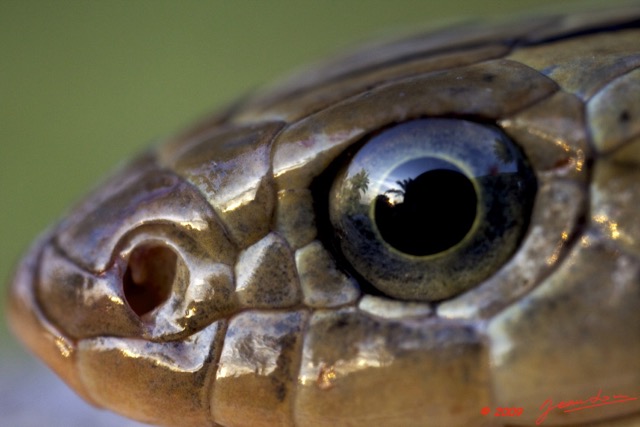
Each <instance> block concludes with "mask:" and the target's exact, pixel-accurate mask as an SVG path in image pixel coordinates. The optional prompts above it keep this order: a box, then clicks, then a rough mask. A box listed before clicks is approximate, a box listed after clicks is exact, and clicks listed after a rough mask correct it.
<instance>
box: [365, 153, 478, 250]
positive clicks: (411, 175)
mask: <svg viewBox="0 0 640 427" xmlns="http://www.w3.org/2000/svg"><path fill="white" fill-rule="evenodd" d="M386 186H388V187H389V188H388V189H387V190H384V191H383V192H382V193H381V194H378V195H377V196H376V198H375V202H374V203H375V205H374V217H375V225H376V227H377V228H378V231H379V232H380V235H381V236H382V238H383V239H384V240H385V241H386V242H387V243H389V244H390V245H391V246H393V247H394V248H396V249H398V250H399V251H401V252H404V253H407V254H411V255H432V254H436V253H438V252H442V251H444V250H445V249H448V248H450V247H451V246H453V245H455V244H456V243H458V242H459V241H460V240H462V238H463V237H464V236H465V235H466V234H467V233H468V232H469V230H470V229H471V226H472V225H473V221H474V220H475V218H476V210H477V207H476V205H477V200H478V199H477V197H476V192H475V189H474V188H473V183H472V182H471V181H470V180H469V178H467V177H466V176H465V175H464V172H462V171H461V170H460V169H458V168H457V167H456V166H455V165H454V164H452V163H449V162H447V161H446V160H442V159H438V158H434V157H422V158H419V159H415V160H409V161H408V162H406V163H403V164H401V165H400V166H398V167H397V168H395V169H393V170H392V171H391V173H390V174H389V175H388V176H387V178H386V180H385V182H383V183H382V185H381V190H382V189H383V188H382V187H386Z"/></svg>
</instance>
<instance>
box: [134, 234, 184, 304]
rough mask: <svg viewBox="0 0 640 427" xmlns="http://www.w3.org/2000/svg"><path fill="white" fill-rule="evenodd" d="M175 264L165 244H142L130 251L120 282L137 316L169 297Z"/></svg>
mask: <svg viewBox="0 0 640 427" xmlns="http://www.w3.org/2000/svg"><path fill="white" fill-rule="evenodd" d="M176 264H177V255H176V253H175V252H174V251H172V250H171V249H169V248H167V247H166V246H161V245H143V246H139V247H137V248H135V249H134V250H133V251H132V252H131V254H130V256H129V262H128V264H127V270H126V271H125V273H124V278H123V280H122V284H123V290H124V296H125V298H126V300H127V303H128V304H129V306H130V307H131V309H132V310H133V311H134V312H135V313H136V314H137V315H138V316H143V315H144V314H147V313H149V312H150V311H152V310H154V309H155V308H157V307H158V306H160V305H161V304H162V303H163V302H165V301H166V300H167V299H168V298H169V295H170V294H171V288H172V285H173V281H174V278H175V275H176Z"/></svg>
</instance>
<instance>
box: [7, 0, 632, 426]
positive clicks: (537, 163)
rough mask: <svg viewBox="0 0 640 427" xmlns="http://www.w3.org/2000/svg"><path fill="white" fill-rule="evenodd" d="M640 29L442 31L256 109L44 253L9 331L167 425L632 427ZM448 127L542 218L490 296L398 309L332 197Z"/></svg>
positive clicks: (551, 20)
mask: <svg viewBox="0 0 640 427" xmlns="http://www.w3.org/2000/svg"><path fill="white" fill-rule="evenodd" d="M638 22H640V8H637V7H636V8H630V9H624V10H617V11H615V10H611V11H605V12H602V13H585V14H583V15H576V16H570V17H562V16H552V17H547V18H538V19H531V18H527V19H524V20H521V21H519V22H515V23H511V24H499V25H491V26H490V25H478V24H476V25H469V26H467V27H455V28H450V29H444V30H440V31H436V32H433V33H429V34H422V35H419V36H416V37H413V38H410V39H405V40H401V41H397V42H392V43H386V44H381V45H374V46H370V47H369V48H368V49H366V50H363V51H360V52H356V53H353V54H349V55H344V56H342V57H340V58H337V59H336V60H333V61H331V62H327V63H326V64H325V65H322V66H319V67H318V68H316V69H315V70H309V71H307V72H304V73H302V74H300V75H299V76H298V77H294V78H293V79H291V80H289V81H288V82H286V83H284V84H282V85H280V86H278V87H275V88H273V89H271V90H267V91H265V92H264V93H262V94H258V95H256V96H255V97H253V98H251V99H248V100H247V101H245V102H244V103H243V104H241V105H239V106H235V107H234V108H233V109H232V110H230V111H229V112H226V113H222V114H220V115H217V116H214V117H213V118H212V119H208V120H206V121H204V122H202V123H200V124H198V125H197V126H195V127H194V128H192V129H191V130H189V131H187V132H185V133H183V134H181V135H178V136H176V137H174V138H171V139H170V140H168V141H167V142H166V143H165V144H164V145H162V146H159V147H157V148H155V149H153V150H151V151H149V152H147V153H145V154H143V155H141V156H140V157H139V158H137V159H135V160H134V161H132V162H131V163H130V164H129V165H128V166H126V167H124V168H123V169H121V170H119V171H117V172H116V173H115V174H114V175H113V176H112V178H110V179H109V180H108V181H107V182H106V183H105V184H104V185H103V186H102V187H101V188H100V189H99V190H98V191H97V192H96V193H94V194H93V195H91V196H89V197H87V198H86V199H85V200H84V201H83V202H82V203H80V204H79V205H78V206H77V207H76V209H75V210H74V211H73V212H72V213H71V214H70V215H69V216H68V217H67V218H66V219H64V220H63V221H62V222H61V223H60V224H58V225H57V226H56V227H54V228H53V229H52V230H51V231H50V232H49V233H48V234H46V235H44V236H43V237H42V238H41V239H40V240H39V241H38V242H36V243H35V245H34V247H33V249H32V250H31V251H30V253H29V254H28V255H27V256H26V257H25V258H24V260H23V261H22V263H21V264H20V266H19V268H18V270H17V273H16V275H15V277H14V280H13V283H12V290H11V297H10V298H11V305H10V319H11V324H12V327H13V329H14V332H15V333H16V334H17V335H18V337H20V338H21V339H22V340H23V342H24V343H25V344H26V345H27V346H28V347H29V348H30V349H31V350H32V351H34V352H35V353H36V354H38V356H40V357H41V358H42V359H43V360H44V361H45V362H46V363H47V364H48V365H49V366H50V367H51V368H52V369H53V370H55V371H56V372H57V373H58V374H59V375H60V376H61V377H62V378H63V379H64V380H65V381H66V382H67V383H68V384H69V385H71V386H72V387H73V388H74V389H75V390H76V391H77V392H78V393H79V394H81V395H82V396H83V397H84V398H85V399H87V400H88V401H90V402H91V403H93V404H95V405H97V406H102V407H106V408H109V409H112V410H114V411H116V412H119V413H121V414H124V415H126V416H129V417H131V418H134V419H137V420H141V421H144V422H150V423H154V424H158V425H165V426H181V427H190V426H192V427H204V426H216V425H221V426H225V427H236V426H238V427H239V426H274V425H280V426H300V427H307V426H324V425H327V426H329V425H331V426H333V425H344V426H354V427H355V426H372V425H379V426H385V427H389V426H402V427H406V426H421V427H433V426H436V427H441V426H451V427H456V426H506V425H509V426H531V425H534V424H535V423H536V420H537V419H538V418H539V417H540V415H541V412H543V411H541V405H543V402H545V400H547V399H549V398H552V399H554V401H557V402H560V401H563V400H564V401H567V400H575V399H586V398H588V397H590V396H594V395H596V394H597V393H598V392H599V390H600V391H601V392H602V394H606V395H613V394H617V395H627V396H630V397H638V398H639V399H637V400H635V401H629V402H626V403H620V404H615V405H613V404H611V405H604V406H601V407H597V408H592V409H589V410H582V411H575V412H570V413H566V412H564V411H563V410H561V409H554V410H550V411H549V413H548V414H547V415H546V419H545V421H544V425H548V426H557V425H572V426H592V427H605V426H610V427H632V426H638V425H640V309H639V308H640V291H639V290H640V243H639V242H640V225H639V222H638V220H637V219H638V215H639V212H638V207H639V206H640V190H639V189H638V188H640V187H639V186H638V182H639V181H640V101H639V100H640V42H639V41H640V29H638ZM442 117H445V118H448V119H449V120H450V121H449V122H447V123H461V122H462V120H465V122H466V121H474V122H476V123H480V124H481V125H482V126H490V127H491V128H492V129H498V130H499V131H501V132H504V134H505V135H507V136H508V137H510V138H511V140H513V142H514V143H515V144H516V146H517V147H518V149H517V150H516V151H518V152H521V153H522V156H523V158H526V159H527V160H526V162H525V163H526V164H527V165H528V167H530V168H531V169H532V170H533V172H534V173H535V180H536V183H535V187H536V191H535V199H534V200H533V207H532V209H531V213H530V217H529V218H527V219H526V221H525V223H526V224H527V227H526V230H525V231H526V232H523V233H522V238H521V241H520V243H519V245H518V247H517V249H516V250H515V252H514V253H512V254H510V256H509V257H508V260H507V261H506V262H505V263H504V264H503V265H501V266H500V267H499V268H498V269H497V270H496V271H494V272H493V273H492V274H490V275H489V277H488V278H483V279H479V280H478V283H477V284H476V285H475V286H473V287H471V288H470V289H468V290H465V291H463V292H460V293H458V294H456V295H453V296H451V297H449V298H447V299H445V300H431V299H429V298H421V297H420V296H419V294H418V297H416V299H415V300H407V301H403V300H399V299H394V298H392V297H390V296H388V295H386V294H385V292H384V289H383V288H377V286H376V283H375V280H371V279H367V280H365V279H364V278H370V277H371V276H370V272H368V271H357V268H356V269H355V270H354V268H352V267H350V266H349V265H348V256H354V255H353V253H352V252H349V253H347V252H345V251H344V248H345V246H344V245H345V244H346V243H345V237H344V236H345V233H346V232H344V230H342V231H341V230H338V231H335V230H333V229H332V226H333V225H335V224H334V223H333V222H331V221H330V220H329V217H328V216H329V212H328V208H327V207H326V205H327V204H329V205H331V203H332V201H331V200H329V201H327V200H320V199H319V197H323V196H324V197H327V198H329V197H334V196H335V194H339V193H338V192H330V190H329V187H330V186H331V185H332V182H331V179H332V178H335V176H336V175H335V170H338V169H340V168H343V169H344V167H345V166H344V165H345V164H348V163H349V161H350V160H351V159H352V158H353V156H354V154H355V153H356V152H357V150H358V149H359V148H360V147H362V146H363V145H366V144H367V143H369V141H371V137H372V135H381V134H382V135H385V131H386V130H387V129H394V128H398V127H399V126H402V124H403V123H409V122H412V121H415V120H416V119H427V120H429V119H430V118H442ZM431 123H435V122H431ZM437 123H444V122H437ZM396 143H397V144H399V143H400V142H396ZM502 156H503V157H505V156H506V157H509V156H508V155H505V154H504V153H502ZM447 159H448V158H447ZM506 161H507V160H505V162H506ZM461 162H462V163H461V164H464V159H462V160H461ZM454 163H455V162H454ZM456 164H457V163H456ZM343 169H340V170H343ZM462 169H464V167H463V168H462ZM363 176H364V177H365V178H366V175H363ZM363 176H361V178H362V177H363ZM353 182H355V181H353ZM345 185H346V184H345ZM353 185H355V184H353ZM359 185H360V187H357V188H356V187H354V188H356V190H354V191H355V194H356V195H359V193H358V192H359V191H361V192H362V193H365V192H366V191H367V190H368V186H369V185H373V183H370V182H368V181H366V179H365V180H364V181H362V180H361V182H360V184H359ZM475 188H479V187H477V186H476V187H475ZM407 191H408V190H407ZM478 191H479V190H478ZM385 197H387V196H385ZM490 197H493V196H490ZM387 199H389V197H387ZM523 203H525V202H524V201H523ZM344 204H345V205H346V206H347V208H348V203H346V202H345V203H344ZM332 206H333V205H332ZM332 209H334V211H332V212H335V208H332ZM371 210H372V212H373V211H374V208H373V207H372V208H371ZM365 216H366V215H365ZM507 219H508V218H507ZM358 220H360V219H358ZM505 222H509V221H507V220H505ZM472 230H473V229H472ZM334 233H335V236H334ZM341 233H342V234H341ZM470 233H471V232H470ZM374 234H375V233H374ZM465 242H466V240H463V241H462V243H460V245H463V244H465ZM383 246H384V245H383ZM384 247H385V248H387V246H384ZM457 247H458V246H453V249H451V250H452V251H455V250H456V248H457ZM392 249H393V251H395V252H393V253H394V254H397V252H398V250H397V248H392ZM345 253H347V255H348V256H346V257H345ZM450 253H455V252H450ZM401 255H402V254H401ZM404 255H406V254H404ZM404 255H402V256H404ZM488 255H490V254H487V256H488ZM355 256H357V254H356V255H355ZM399 256H400V255H399ZM433 256H439V255H438V254H436V255H429V256H424V257H422V258H420V257H417V258H416V259H418V261H419V262H425V263H427V262H430V260H433V259H434V258H430V257H433ZM412 259H413V258H412ZM381 264H384V260H381ZM445 273H448V272H447V271H445ZM452 273H453V272H452ZM395 274H396V276H394V277H395V278H396V279H397V281H399V282H400V283H402V280H403V277H405V276H403V274H402V272H400V273H398V272H396V273H395ZM406 277H409V276H406ZM408 285H411V284H408ZM145 292H147V294H145ZM145 297H147V298H148V299H147V300H145ZM140 298H142V300H140ZM484 407H488V408H491V409H492V413H491V414H490V415H483V414H482V413H481V409H482V408H484ZM497 407H506V408H512V407H513V408H522V409H523V411H522V414H521V415H520V416H517V417H494V416H493V411H494V410H495V408H497Z"/></svg>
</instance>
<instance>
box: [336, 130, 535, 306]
mask: <svg viewBox="0 0 640 427" xmlns="http://www.w3.org/2000/svg"><path fill="white" fill-rule="evenodd" d="M535 192H536V180H535V177H534V174H533V172H532V171H531V169H530V168H529V166H528V163H527V161H526V159H525V158H524V156H523V155H522V153H521V152H520V150H519V149H518V147H517V146H516V145H515V144H514V143H513V142H511V141H510V140H509V139H508V138H507V137H506V136H505V135H504V134H503V133H502V132H501V131H500V130H499V129H497V128H495V127H493V126H488V125H482V124H478V123H473V122H469V121H465V120H454V119H423V120H414V121H411V122H406V123H403V124H400V125H396V126H395V127H392V128H390V129H387V130H385V131H383V132H381V133H379V134H378V135H376V136H374V137H372V138H371V139H370V140H369V141H367V142H366V143H365V144H364V145H363V146H362V148H360V149H359V151H358V152H357V153H356V154H355V156H354V157H353V159H352V160H351V162H350V163H349V164H348V165H347V166H346V167H344V168H343V169H342V170H341V171H340V172H339V173H338V176H337V177H336V180H335V181H334V184H333V187H332V190H331V194H330V200H329V205H330V206H329V211H330V217H331V222H332V224H333V226H334V228H335V230H336V237H337V239H338V242H339V246H340V248H341V250H342V252H343V254H344V256H345V258H346V259H347V261H348V262H349V263H350V264H351V266H352V267H353V268H354V269H355V270H356V271H357V272H358V273H359V274H360V275H361V276H363V277H364V278H365V279H366V280H367V281H369V282H370V283H371V285H373V286H374V287H376V288H377V289H378V290H380V291H382V292H383V293H385V294H387V295H389V296H393V297H396V298H400V299H409V300H420V301H438V300H442V299H446V298H450V297H452V296H455V295H457V294H459V293H461V292H463V291H464V290H466V289H468V288H470V287H472V286H475V285H476V284H478V283H480V282H481V281H482V280H484V279H485V278H487V277H488V276H489V275H491V274H492V273H494V272H495V271H496V270H497V269H498V268H499V267H500V266H501V265H502V264H504V262H505V261H506V260H507V259H508V258H509V257H510V256H511V255H512V254H513V252H514V251H515V249H516V247H517V245H518V243H519V242H520V240H521V238H522V236H523V235H524V233H525V231H526V228H527V225H528V222H529V216H530V213H531V208H532V205H533V199H534V196H535Z"/></svg>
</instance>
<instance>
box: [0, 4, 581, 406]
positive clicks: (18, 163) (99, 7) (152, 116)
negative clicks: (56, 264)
mask: <svg viewBox="0 0 640 427" xmlns="http://www.w3.org/2000/svg"><path fill="white" fill-rule="evenodd" d="M566 3H567V2H561V1H558V0H545V1H542V0H535V1H531V0H502V1H500V0H493V1H491V0H489V1H482V2H480V1H477V0H475V1H473V0H462V1H453V0H450V1H445V2H428V1H409V0H395V1H390V0H378V1H362V0H360V1H345V0H342V1H332V2H309V1H300V0H298V1H293V0H287V1H277V2H267V1H242V2H241V1H234V2H231V1H229V2H224V1H201V0H198V1H195V0H190V1H184V0H183V1H179V2H178V1H166V0H144V1H141V0H138V1H116V0H110V1H102V2H96V1H66V2H55V1H18V0H2V1H1V2H0V284H2V283H6V282H7V280H8V278H9V277H10V274H11V269H12V266H13V265H14V263H15V262H16V261H17V260H18V258H19V257H20V254H21V253H22V252H23V251H24V250H25V249H26V248H27V246H28V244H29V242H30V241H31V240H33V239H34V237H36V235H37V234H38V233H39V232H40V231H42V230H43V229H44V228H45V227H46V226H47V225H48V224H50V223H52V222H53V221H55V220H56V219H57V218H58V217H59V216H60V215H62V213H63V212H64V210H65V208H67V207H68V206H69V205H70V204H71V203H72V202H73V201H74V200H76V199H77V198H78V197H80V196H81V195H82V194H83V193H85V192H86V191H88V190H89V189H90V188H91V187H92V186H93V184H94V183H95V182H96V181H97V180H98V179H99V178H100V177H101V176H102V175H104V174H105V173H106V172H107V171H108V170H110V169H112V168H113V167H114V166H115V165H116V164H117V163H118V161H119V160H121V159H124V158H127V157H129V156H131V155H132V154H133V153H135V152H138V151H139V150H141V149H142V147H144V146H145V145H147V144H148V143H149V142H151V141H153V140H155V139H157V138H161V137H162V136H163V135H167V134H170V133H172V132H174V131H176V130H178V129H180V128H181V127H182V126H184V125H187V124H189V122H191V121H193V120H194V119H196V118H198V117H200V116H202V115H203V114H205V113H206V112H208V111H209V110H213V109H215V108H216V107H218V106H222V105H223V104H225V103H227V102H230V101H232V100H233V99H234V98H235V97H237V96H239V95H243V94H245V93H247V92H248V91H250V90H251V89H254V88H256V87H258V86H260V85H262V84H264V83H267V82H269V81H271V80H273V79H274V78H275V77H277V76H279V75H282V74H283V73H286V72H288V71H291V69H292V68H294V67H295V66H299V65H303V64H304V63H306V62H309V61H312V60H317V59H318V58H321V57H322V56H325V55H327V54H329V53H331V52H334V51H335V50H336V49H338V50H339V49H342V48H345V47H347V46H350V45H352V44H354V43H357V42H358V41H362V40H366V39H367V38H369V37H370V36H381V35H384V34H387V33H389V32H391V33H393V31H395V30H401V31H404V30H406V28H411V27H417V28H420V27H421V26H424V25H425V24H437V23H441V22H450V21H452V20H453V18H456V17H463V18H464V17H466V18H477V17H483V16H491V15H496V14H498V15H501V16H508V15H510V14H514V13H519V12H522V11H523V10H525V9H528V8H531V7H532V6H533V5H535V6H537V7H539V6H545V5H550V4H554V5H556V6H557V5H558V4H560V5H563V4H566ZM571 3H573V5H574V6H573V7H575V5H576V4H577V3H576V2H571ZM4 294H5V292H2V297H0V298H2V299H4ZM0 314H2V313H0ZM3 317H4V316H0V318H3ZM0 338H1V340H0V346H1V347H0V364H3V366H4V371H0V372H6V371H7V370H8V369H12V367H13V366H15V367H16V368H15V369H20V368H19V366H22V365H23V363H20V364H18V362H16V361H17V360H18V359H22V360H23V359H24V358H23V356H22V355H23V353H22V351H21V350H19V347H18V346H17V344H16V342H15V340H13V339H12V338H9V337H8V334H7V332H6V328H5V326H4V321H3V320H0ZM1 375H2V374H1V373H0V381H2V378H1ZM0 410H1V406H0Z"/></svg>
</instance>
